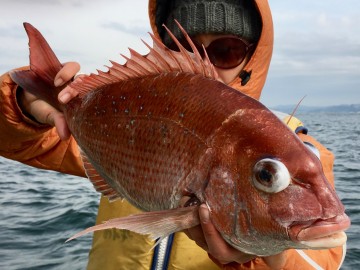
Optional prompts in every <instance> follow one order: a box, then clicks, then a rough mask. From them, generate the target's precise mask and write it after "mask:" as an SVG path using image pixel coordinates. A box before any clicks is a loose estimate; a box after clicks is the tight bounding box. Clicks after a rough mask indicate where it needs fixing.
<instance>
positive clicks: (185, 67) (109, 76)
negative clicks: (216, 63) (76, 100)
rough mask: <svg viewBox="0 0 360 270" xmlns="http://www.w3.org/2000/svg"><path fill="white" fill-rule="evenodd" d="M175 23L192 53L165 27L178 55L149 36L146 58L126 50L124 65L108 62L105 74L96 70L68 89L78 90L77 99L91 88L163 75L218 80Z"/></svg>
mask: <svg viewBox="0 0 360 270" xmlns="http://www.w3.org/2000/svg"><path fill="white" fill-rule="evenodd" d="M176 24H177V25H178V27H179V28H180V30H181V32H182V33H183V35H184V37H185V38H186V40H187V42H188V43H189V45H190V46H191V48H192V50H193V52H194V53H191V52H189V51H187V50H186V49H185V48H184V47H183V46H182V45H181V44H180V42H179V41H178V40H177V38H176V37H175V36H174V35H173V34H172V33H171V31H170V30H169V29H168V28H167V27H166V26H165V25H164V27H165V29H166V31H167V32H168V33H169V35H170V37H171V38H172V39H173V41H174V42H175V43H176V44H177V46H178V47H179V50H180V51H179V52H177V51H172V50H170V49H168V48H167V47H166V46H165V45H164V44H163V43H162V42H161V41H160V40H159V39H158V38H157V37H155V36H154V35H152V34H151V33H149V34H150V36H151V38H152V40H153V47H150V46H149V45H148V44H147V43H146V42H144V41H143V42H144V44H145V45H146V46H147V47H148V48H149V49H150V52H149V53H148V54H147V55H145V56H143V55H141V54H139V53H138V52H136V51H134V50H132V49H129V51H130V58H128V57H126V56H124V55H122V56H123V57H124V58H125V59H126V63H125V64H124V65H121V64H118V63H116V62H113V61H110V62H111V64H112V66H111V67H108V71H107V72H102V71H98V74H94V73H92V74H90V75H89V76H85V77H82V78H81V79H79V80H76V81H75V82H73V83H72V84H71V85H70V86H71V87H72V88H74V89H75V90H77V91H78V92H79V93H80V96H83V95H85V94H86V93H87V92H89V91H94V89H96V88H99V87H101V86H104V85H106V84H109V83H114V82H120V81H125V80H129V79H131V78H137V77H143V76H147V75H152V74H160V73H166V72H174V71H178V72H189V73H194V74H202V75H203V76H205V77H208V78H212V79H217V78H218V75H217V72H216V70H215V68H214V67H213V65H212V64H211V63H210V60H209V58H208V57H207V55H206V54H205V55H206V56H205V59H204V60H203V59H202V57H201V56H200V53H199V51H198V50H197V48H196V47H195V45H194V44H193V42H192V41H191V38H190V37H189V35H188V34H187V33H186V31H185V30H184V28H182V26H181V25H180V24H179V23H178V22H177V21H176Z"/></svg>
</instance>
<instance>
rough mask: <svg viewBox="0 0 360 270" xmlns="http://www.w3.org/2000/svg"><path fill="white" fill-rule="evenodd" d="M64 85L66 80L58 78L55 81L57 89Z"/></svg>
mask: <svg viewBox="0 0 360 270" xmlns="http://www.w3.org/2000/svg"><path fill="white" fill-rule="evenodd" d="M63 83H64V80H63V79H61V78H57V79H56V80H55V82H54V85H55V86H56V87H58V86H60V85H62V84H63Z"/></svg>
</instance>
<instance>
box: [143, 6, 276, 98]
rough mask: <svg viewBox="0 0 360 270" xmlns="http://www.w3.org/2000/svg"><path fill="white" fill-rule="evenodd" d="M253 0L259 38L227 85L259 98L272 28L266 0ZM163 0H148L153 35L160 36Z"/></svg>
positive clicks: (269, 55)
mask: <svg viewBox="0 0 360 270" xmlns="http://www.w3.org/2000/svg"><path fill="white" fill-rule="evenodd" d="M239 1H241V0H239ZM253 1H254V3H255V6H256V7H257V9H258V12H259V14H260V17H261V20H262V29H261V34H260V38H259V41H258V44H257V47H256V49H255V51H254V53H253V55H252V57H251V59H250V61H249V62H248V63H247V64H246V66H245V67H244V69H243V71H242V72H241V73H240V74H239V76H237V77H236V79H235V80H234V81H232V82H231V83H230V84H229V85H230V86H231V87H233V88H235V89H236V90H239V91H241V92H242V93H244V94H246V95H248V96H251V97H253V98H255V99H259V98H260V94H261V91H262V89H263V87H264V84H265V80H266V76H267V73H268V70H269V66H270V60H271V56H272V50H273V40H274V38H273V36H274V30H273V22H272V17H271V12H270V7H269V3H268V1H267V0H253ZM165 2H166V0H149V19H150V24H151V28H152V31H153V33H154V35H155V36H156V37H158V38H160V34H159V32H161V29H158V25H161V24H162V23H163V22H159V18H158V16H157V14H159V12H160V10H161V9H162V8H163V7H164V3H165ZM160 39H161V38H160Z"/></svg>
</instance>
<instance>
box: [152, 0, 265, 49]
mask: <svg viewBox="0 0 360 270" xmlns="http://www.w3.org/2000/svg"><path fill="white" fill-rule="evenodd" d="M161 2H162V1H160V0H159V1H158V3H161ZM163 3H164V1H163ZM166 5H167V6H166V8H164V5H162V6H161V7H160V8H158V10H157V14H156V15H157V16H159V17H160V18H159V17H158V18H157V19H158V20H157V24H158V29H159V23H160V21H161V16H162V17H163V19H162V23H165V25H166V26H167V27H168V28H169V29H170V30H171V31H172V32H173V33H174V35H175V36H176V37H177V38H178V39H182V38H183V35H182V33H181V31H180V30H179V28H178V27H177V25H176V24H175V21H174V20H175V19H176V20H177V21H179V23H180V24H181V25H182V26H183V27H184V29H185V30H186V31H187V33H188V34H189V35H190V36H194V35H196V34H200V33H202V34H204V33H207V34H231V35H236V36H239V37H242V38H244V39H245V40H248V41H250V42H256V41H258V39H259V37H260V33H261V27H262V23H261V18H260V15H259V13H258V11H257V9H256V7H255V6H254V3H253V1H251V0H171V1H169V0H168V1H167V3H166ZM161 13H162V14H161ZM164 13H167V14H166V15H167V17H165V16H166V15H165V14H164ZM160 35H161V37H162V39H163V42H164V43H165V45H167V46H169V45H170V44H171V43H172V40H171V38H170V37H169V35H168V34H167V33H166V32H164V31H162V32H160Z"/></svg>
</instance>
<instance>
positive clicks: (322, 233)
mask: <svg viewBox="0 0 360 270" xmlns="http://www.w3.org/2000/svg"><path fill="white" fill-rule="evenodd" d="M349 227H350V219H349V217H348V216H347V215H346V214H342V215H340V216H336V217H333V218H329V219H325V220H323V219H317V220H313V221H309V222H306V223H301V224H299V223H294V224H293V225H292V226H291V227H290V228H289V236H290V239H291V240H292V241H294V242H299V243H300V244H301V245H302V246H305V247H307V248H311V249H327V248H333V247H338V246H342V245H344V244H345V243H346V240H347V237H346V234H345V232H344V231H345V230H346V229H348V228H349Z"/></svg>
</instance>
